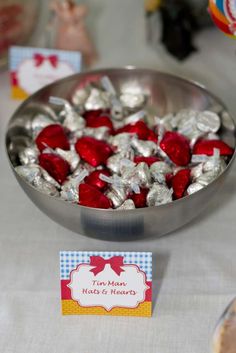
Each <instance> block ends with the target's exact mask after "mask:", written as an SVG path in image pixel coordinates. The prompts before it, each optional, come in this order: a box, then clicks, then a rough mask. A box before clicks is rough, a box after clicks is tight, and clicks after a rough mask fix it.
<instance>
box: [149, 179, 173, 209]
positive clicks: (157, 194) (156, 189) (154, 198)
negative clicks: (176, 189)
mask: <svg viewBox="0 0 236 353" xmlns="http://www.w3.org/2000/svg"><path fill="white" fill-rule="evenodd" d="M172 194H173V190H172V189H168V188H167V187H166V186H165V185H160V184H158V183H154V184H153V185H152V187H151V189H150V191H149V193H148V194H147V205H148V206H149V207H150V206H159V205H164V204H166V203H169V202H172Z"/></svg>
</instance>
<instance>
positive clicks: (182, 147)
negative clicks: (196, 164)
mask: <svg viewBox="0 0 236 353" xmlns="http://www.w3.org/2000/svg"><path fill="white" fill-rule="evenodd" d="M160 147H161V149H162V150H163V151H164V152H165V153H166V154H167V156H168V157H169V158H170V159H171V160H172V162H174V163H175V164H176V165H178V166H186V165H187V164H188V163H189V162H190V158H191V152H190V146H189V141H188V139H187V138H186V137H184V136H183V135H181V134H179V133H178V132H172V131H167V132H166V133H165V135H164V137H163V139H162V141H161V142H160Z"/></svg>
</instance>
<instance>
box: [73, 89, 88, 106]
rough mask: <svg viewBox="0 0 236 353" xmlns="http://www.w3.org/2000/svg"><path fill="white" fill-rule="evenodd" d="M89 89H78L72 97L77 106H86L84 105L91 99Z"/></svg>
mask: <svg viewBox="0 0 236 353" xmlns="http://www.w3.org/2000/svg"><path fill="white" fill-rule="evenodd" d="M89 91H90V90H89V89H88V88H79V89H76V90H75V91H74V93H73V96H72V99H71V100H72V103H73V104H74V105H75V106H81V105H84V103H85V102H86V100H87V99H88V97H89Z"/></svg>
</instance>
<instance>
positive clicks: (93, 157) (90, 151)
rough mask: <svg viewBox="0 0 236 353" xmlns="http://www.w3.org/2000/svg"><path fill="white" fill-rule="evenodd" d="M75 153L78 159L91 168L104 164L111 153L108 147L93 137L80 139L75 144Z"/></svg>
mask: <svg viewBox="0 0 236 353" xmlns="http://www.w3.org/2000/svg"><path fill="white" fill-rule="evenodd" d="M75 149H76V152H77V153H78V154H79V155H80V157H81V158H82V159H83V160H84V161H85V162H87V163H89V164H90V165H92V166H93V167H98V166H99V165H100V164H105V163H106V161H107V159H108V158H109V157H110V155H111V154H112V153H113V151H112V149H111V147H110V145H108V143H106V142H104V141H98V140H96V139H95V138H93V137H88V136H84V137H81V138H80V139H79V140H78V141H77V142H76V144H75Z"/></svg>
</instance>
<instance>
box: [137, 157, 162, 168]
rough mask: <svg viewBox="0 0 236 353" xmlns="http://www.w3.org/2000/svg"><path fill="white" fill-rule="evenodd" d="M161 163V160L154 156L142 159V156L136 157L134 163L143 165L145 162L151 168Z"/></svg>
mask: <svg viewBox="0 0 236 353" xmlns="http://www.w3.org/2000/svg"><path fill="white" fill-rule="evenodd" d="M158 161H160V158H158V157H156V156H152V157H142V156H135V157H134V163H137V164H139V163H141V162H145V163H146V164H147V165H148V166H149V167H150V166H151V165H152V164H153V163H155V162H158Z"/></svg>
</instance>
